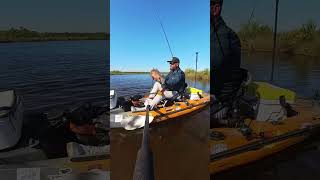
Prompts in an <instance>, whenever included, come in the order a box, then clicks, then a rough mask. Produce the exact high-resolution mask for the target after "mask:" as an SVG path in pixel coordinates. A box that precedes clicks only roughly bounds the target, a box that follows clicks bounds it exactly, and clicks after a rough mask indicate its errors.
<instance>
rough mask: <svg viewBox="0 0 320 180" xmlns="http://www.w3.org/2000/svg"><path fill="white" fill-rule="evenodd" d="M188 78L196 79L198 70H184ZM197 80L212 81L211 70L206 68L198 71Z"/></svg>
mask: <svg viewBox="0 0 320 180" xmlns="http://www.w3.org/2000/svg"><path fill="white" fill-rule="evenodd" d="M184 73H185V75H186V78H187V79H190V80H194V78H195V73H196V71H195V70H194V69H191V68H187V69H185V71H184ZM197 80H199V81H210V70H209V69H205V70H202V71H198V72H197Z"/></svg>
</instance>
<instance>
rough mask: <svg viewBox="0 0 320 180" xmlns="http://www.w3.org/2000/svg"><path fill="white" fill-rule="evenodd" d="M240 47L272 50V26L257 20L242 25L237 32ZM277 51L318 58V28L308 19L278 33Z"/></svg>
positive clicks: (247, 49) (252, 50) (319, 34)
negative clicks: (293, 27)
mask: <svg viewBox="0 0 320 180" xmlns="http://www.w3.org/2000/svg"><path fill="white" fill-rule="evenodd" d="M238 34H239V37H240V39H241V44H242V49H243V50H245V51H249V52H256V51H267V52H268V51H269V52H271V51H272V48H273V32H272V28H271V27H268V26H266V25H262V24H259V23H257V22H251V23H249V24H244V25H242V27H241V29H240V31H239V32H238ZM277 43H278V46H277V51H278V52H282V53H287V54H291V55H305V56H313V57H318V58H320V29H319V28H318V27H317V25H316V23H314V22H313V21H309V22H307V23H306V24H303V25H301V27H299V28H297V29H293V30H291V31H287V32H280V33H278V41H277Z"/></svg>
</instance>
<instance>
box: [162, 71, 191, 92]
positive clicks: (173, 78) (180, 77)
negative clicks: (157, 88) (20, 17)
mask: <svg viewBox="0 0 320 180" xmlns="http://www.w3.org/2000/svg"><path fill="white" fill-rule="evenodd" d="M185 82H186V79H185V74H184V72H183V71H182V70H181V69H180V68H178V69H176V70H174V71H170V72H169V74H168V75H167V76H166V78H165V81H164V84H163V86H162V87H163V88H164V89H165V90H169V91H178V92H181V91H183V90H184V88H185Z"/></svg>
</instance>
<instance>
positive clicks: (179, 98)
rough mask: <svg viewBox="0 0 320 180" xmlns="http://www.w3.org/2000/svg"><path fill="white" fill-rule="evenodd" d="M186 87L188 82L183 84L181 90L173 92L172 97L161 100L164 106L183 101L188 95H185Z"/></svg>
mask: <svg viewBox="0 0 320 180" xmlns="http://www.w3.org/2000/svg"><path fill="white" fill-rule="evenodd" d="M187 87H188V84H187V83H185V84H184V88H183V90H182V91H180V92H178V93H177V94H175V95H174V96H173V97H172V98H166V99H165V100H164V102H163V106H164V107H168V106H172V105H173V104H174V103H175V102H185V101H186V99H187V97H188V95H187Z"/></svg>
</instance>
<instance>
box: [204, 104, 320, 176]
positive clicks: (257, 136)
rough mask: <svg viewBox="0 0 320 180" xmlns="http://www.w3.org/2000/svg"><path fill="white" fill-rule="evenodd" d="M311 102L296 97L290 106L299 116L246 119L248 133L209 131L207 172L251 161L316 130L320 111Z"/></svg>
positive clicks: (224, 130) (286, 146)
mask: <svg viewBox="0 0 320 180" xmlns="http://www.w3.org/2000/svg"><path fill="white" fill-rule="evenodd" d="M311 104H312V102H311V101H307V100H302V99H298V100H297V102H296V103H295V104H294V105H293V107H294V109H295V110H297V111H298V112H299V115H297V116H294V117H289V118H286V119H284V120H281V121H279V122H265V121H256V120H252V119H246V120H245V123H246V124H247V125H248V126H250V129H251V131H252V132H251V135H249V136H248V135H245V134H244V133H242V132H241V130H240V129H238V128H213V129H211V130H210V133H211V134H210V138H209V139H210V140H209V146H210V149H211V155H210V165H209V169H210V173H211V174H216V173H219V172H222V171H225V170H228V169H231V168H234V167H238V166H242V165H246V164H248V163H252V162H255V161H258V160H261V159H262V158H265V157H267V156H270V155H273V154H275V153H278V152H280V151H282V150H285V149H287V148H289V147H291V146H293V145H296V144H298V143H300V142H302V141H304V140H305V139H306V138H308V137H309V135H311V134H312V133H314V132H317V131H316V130H319V129H320V114H319V113H320V111H318V110H316V109H315V108H314V107H313V105H311Z"/></svg>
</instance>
